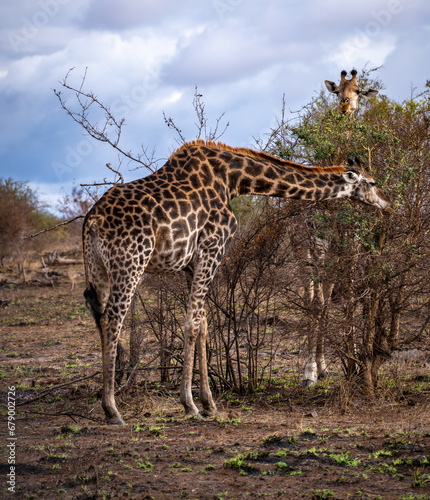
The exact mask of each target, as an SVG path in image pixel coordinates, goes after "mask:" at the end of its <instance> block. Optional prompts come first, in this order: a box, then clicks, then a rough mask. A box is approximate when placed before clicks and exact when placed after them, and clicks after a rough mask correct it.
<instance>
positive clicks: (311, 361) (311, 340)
mask: <svg viewBox="0 0 430 500" xmlns="http://www.w3.org/2000/svg"><path fill="white" fill-rule="evenodd" d="M308 352H309V358H308V361H307V363H306V366H305V373H304V374H303V380H302V387H311V386H312V385H314V384H316V383H317V381H318V368H317V362H316V341H315V332H314V333H310V334H309V335H308Z"/></svg>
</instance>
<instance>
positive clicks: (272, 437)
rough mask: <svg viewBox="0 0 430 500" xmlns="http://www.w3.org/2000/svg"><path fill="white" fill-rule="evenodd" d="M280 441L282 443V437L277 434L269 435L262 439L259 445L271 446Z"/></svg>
mask: <svg viewBox="0 0 430 500" xmlns="http://www.w3.org/2000/svg"><path fill="white" fill-rule="evenodd" d="M280 441H282V437H281V436H280V435H279V434H270V435H269V436H266V437H264V438H262V440H261V444H263V445H264V446H269V445H271V444H275V443H279V442H280Z"/></svg>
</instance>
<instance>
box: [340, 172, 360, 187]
mask: <svg viewBox="0 0 430 500" xmlns="http://www.w3.org/2000/svg"><path fill="white" fill-rule="evenodd" d="M343 178H344V179H345V181H346V182H347V183H348V184H356V183H357V182H360V179H361V176H360V175H358V174H356V173H355V172H353V171H352V170H347V171H346V172H345V173H344V174H343Z"/></svg>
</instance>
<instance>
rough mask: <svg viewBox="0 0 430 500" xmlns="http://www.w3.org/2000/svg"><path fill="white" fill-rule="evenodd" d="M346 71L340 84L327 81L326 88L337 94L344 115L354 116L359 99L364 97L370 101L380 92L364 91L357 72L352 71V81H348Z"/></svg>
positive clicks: (373, 90)
mask: <svg viewBox="0 0 430 500" xmlns="http://www.w3.org/2000/svg"><path fill="white" fill-rule="evenodd" d="M346 74H347V73H346V71H345V70H343V71H342V72H341V74H340V83H339V85H336V84H335V83H334V82H330V81H329V80H326V81H325V86H326V87H327V90H328V91H329V92H332V93H333V94H336V95H337V97H338V99H339V105H340V111H341V112H342V113H343V114H353V113H354V112H355V111H356V110H357V108H358V99H359V98H360V97H363V98H364V99H369V98H370V97H374V96H375V95H376V94H377V93H378V91H377V90H375V89H367V90H362V89H361V88H360V87H359V86H358V83H357V71H356V70H355V69H353V70H352V71H351V79H350V80H347V79H346Z"/></svg>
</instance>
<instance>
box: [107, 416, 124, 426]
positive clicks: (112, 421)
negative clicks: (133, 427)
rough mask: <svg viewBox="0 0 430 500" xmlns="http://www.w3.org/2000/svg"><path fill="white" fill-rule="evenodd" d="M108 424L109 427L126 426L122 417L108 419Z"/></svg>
mask: <svg viewBox="0 0 430 500" xmlns="http://www.w3.org/2000/svg"><path fill="white" fill-rule="evenodd" d="M106 423H108V424H109V425H126V423H125V422H124V420H123V419H122V418H121V417H111V418H107V419H106Z"/></svg>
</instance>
